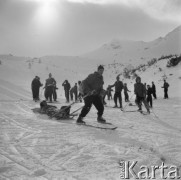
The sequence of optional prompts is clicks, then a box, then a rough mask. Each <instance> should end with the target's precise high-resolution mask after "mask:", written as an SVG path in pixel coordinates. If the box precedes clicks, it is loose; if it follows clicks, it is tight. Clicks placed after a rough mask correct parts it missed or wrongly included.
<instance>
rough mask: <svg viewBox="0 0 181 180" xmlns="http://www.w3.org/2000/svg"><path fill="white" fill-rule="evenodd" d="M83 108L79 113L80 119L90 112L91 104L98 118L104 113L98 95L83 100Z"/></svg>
mask: <svg viewBox="0 0 181 180" xmlns="http://www.w3.org/2000/svg"><path fill="white" fill-rule="evenodd" d="M84 103H85V105H84V107H83V109H82V111H81V113H80V116H81V117H85V116H86V115H87V113H88V112H89V111H90V109H91V106H92V104H93V105H94V106H95V108H96V109H97V111H98V113H97V115H98V116H102V115H103V112H104V105H103V103H102V100H101V97H100V96H99V95H91V96H87V97H85V98H84Z"/></svg>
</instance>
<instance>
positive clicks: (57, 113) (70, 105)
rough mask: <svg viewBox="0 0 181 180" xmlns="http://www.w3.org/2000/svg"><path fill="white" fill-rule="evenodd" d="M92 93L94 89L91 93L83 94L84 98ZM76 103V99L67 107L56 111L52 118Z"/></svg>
mask: <svg viewBox="0 0 181 180" xmlns="http://www.w3.org/2000/svg"><path fill="white" fill-rule="evenodd" d="M91 93H92V91H91V92H89V93H87V94H86V95H85V96H83V97H82V98H83V99H84V98H86V97H87V96H90V95H91ZM75 103H76V102H75V101H74V102H73V103H71V104H70V105H68V106H66V107H65V108H63V109H60V110H59V111H58V112H56V113H54V114H53V115H52V116H51V118H53V117H55V116H56V115H57V114H59V113H61V112H63V111H65V110H66V109H68V108H69V107H71V106H72V105H73V104H75Z"/></svg>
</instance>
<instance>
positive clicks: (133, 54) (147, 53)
mask: <svg viewBox="0 0 181 180" xmlns="http://www.w3.org/2000/svg"><path fill="white" fill-rule="evenodd" d="M169 54H181V26H179V27H177V28H176V29H174V30H173V31H172V32H170V33H168V34H167V35H165V36H164V37H159V38H157V39H155V40H153V41H151V42H143V41H128V40H119V39H114V40H112V41H111V42H109V43H106V44H104V45H103V46H101V47H100V48H98V49H96V50H95V51H92V52H89V53H86V54H84V55H83V57H89V58H92V59H95V61H97V60H99V61H101V62H104V63H105V64H106V63H110V62H118V63H124V64H125V63H134V64H140V63H142V62H144V61H147V60H150V59H152V58H158V57H160V56H162V55H169Z"/></svg>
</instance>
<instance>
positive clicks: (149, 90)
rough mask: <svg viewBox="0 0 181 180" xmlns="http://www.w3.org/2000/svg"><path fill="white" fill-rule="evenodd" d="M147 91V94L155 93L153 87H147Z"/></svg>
mask: <svg viewBox="0 0 181 180" xmlns="http://www.w3.org/2000/svg"><path fill="white" fill-rule="evenodd" d="M146 93H147V96H149V97H150V96H151V94H152V93H153V89H152V88H148V89H147V91H146Z"/></svg>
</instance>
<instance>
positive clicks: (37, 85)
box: [31, 78, 43, 89]
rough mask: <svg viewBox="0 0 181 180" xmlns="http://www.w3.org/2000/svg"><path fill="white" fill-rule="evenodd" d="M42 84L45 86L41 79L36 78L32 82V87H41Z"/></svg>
mask: <svg viewBox="0 0 181 180" xmlns="http://www.w3.org/2000/svg"><path fill="white" fill-rule="evenodd" d="M40 86H43V84H41V82H40V80H39V79H37V78H34V79H33V81H32V83H31V89H39V87H40Z"/></svg>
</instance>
